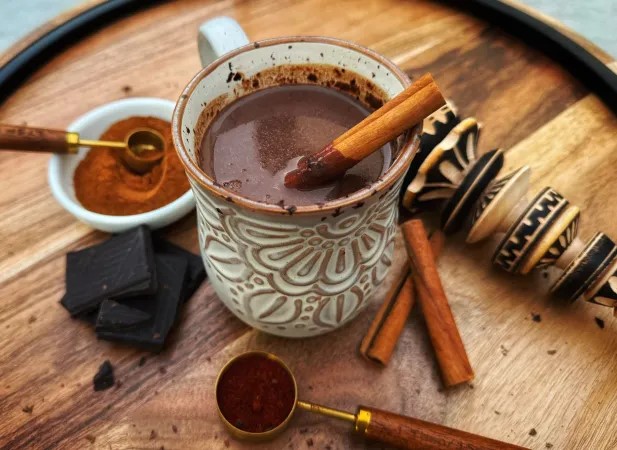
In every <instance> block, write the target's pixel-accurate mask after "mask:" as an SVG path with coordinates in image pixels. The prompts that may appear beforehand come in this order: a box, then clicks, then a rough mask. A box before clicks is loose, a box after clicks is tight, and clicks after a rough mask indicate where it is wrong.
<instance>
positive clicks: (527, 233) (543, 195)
mask: <svg viewBox="0 0 617 450" xmlns="http://www.w3.org/2000/svg"><path fill="white" fill-rule="evenodd" d="M568 203H569V202H568V201H567V200H566V199H565V198H563V197H562V196H561V195H560V194H559V193H558V192H556V191H555V190H554V189H552V188H548V187H547V188H544V189H543V190H542V191H540V193H539V194H538V195H537V196H536V198H534V200H533V201H532V202H531V203H529V206H528V207H527V209H526V210H525V212H524V213H523V214H522V215H521V216H520V217H519V218H518V219H517V220H516V221H515V222H514V223H513V224H512V226H511V227H510V229H509V230H508V231H507V232H506V234H505V236H504V238H503V240H502V241H501V243H500V244H499V246H498V247H497V250H495V255H494V256H493V262H494V263H495V264H497V265H499V266H501V267H502V268H503V269H505V270H507V271H508V272H513V273H522V272H521V268H522V267H523V265H524V264H525V262H526V261H527V260H528V258H529V257H530V255H532V251H533V248H534V246H535V245H536V244H537V243H538V242H539V240H540V239H541V237H542V236H543V235H544V233H546V232H547V231H548V230H549V229H550V228H551V226H552V225H553V223H554V222H555V221H556V220H557V219H558V217H559V216H560V215H561V214H562V212H564V211H565V210H566V208H567V206H568Z"/></svg>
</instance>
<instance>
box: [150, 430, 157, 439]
mask: <svg viewBox="0 0 617 450" xmlns="http://www.w3.org/2000/svg"><path fill="white" fill-rule="evenodd" d="M157 436H158V435H157V434H156V431H154V430H152V431H150V439H151V440H152V439H156V437H157Z"/></svg>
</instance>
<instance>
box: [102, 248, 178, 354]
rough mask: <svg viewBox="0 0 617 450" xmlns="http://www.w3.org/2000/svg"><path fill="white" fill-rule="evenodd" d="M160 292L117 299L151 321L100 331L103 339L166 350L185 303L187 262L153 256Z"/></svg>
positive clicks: (150, 348)
mask: <svg viewBox="0 0 617 450" xmlns="http://www.w3.org/2000/svg"><path fill="white" fill-rule="evenodd" d="M154 260H155V264H156V272H157V278H158V284H159V289H158V291H157V292H156V294H154V295H143V296H138V297H131V298H126V299H121V300H118V302H119V303H122V304H123V305H125V306H128V307H130V308H135V309H138V310H140V311H143V312H146V313H148V314H149V315H150V316H151V318H150V320H148V321H147V322H144V323H143V324H141V325H139V326H137V327H135V328H131V329H126V330H100V331H97V336H98V337H99V338H100V339H105V340H109V341H116V342H123V343H126V344H131V345H135V346H137V347H141V348H145V349H147V350H151V351H159V350H161V349H162V348H163V344H164V343H165V338H166V337H167V334H168V333H169V330H170V329H171V327H172V325H173V323H174V321H175V318H176V315H177V313H178V309H179V307H180V304H181V302H182V293H183V288H184V280H185V276H186V272H187V262H186V259H185V258H183V257H180V256H173V255H167V254H161V255H156V256H155V257H154Z"/></svg>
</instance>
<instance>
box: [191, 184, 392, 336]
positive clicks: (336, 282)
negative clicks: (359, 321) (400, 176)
mask: <svg viewBox="0 0 617 450" xmlns="http://www.w3.org/2000/svg"><path fill="white" fill-rule="evenodd" d="M399 185H400V182H398V183H396V184H395V185H394V186H393V187H392V189H390V190H389V191H388V192H387V193H385V194H383V195H381V196H374V197H373V198H371V199H370V200H369V201H367V202H366V204H364V205H360V206H359V207H356V208H353V207H352V208H348V209H347V210H345V211H339V212H338V213H335V214H331V215H329V216H323V219H324V220H323V221H320V222H319V223H318V224H317V225H313V226H310V227H307V226H304V225H303V224H300V223H298V220H297V218H294V219H291V217H289V218H287V217H286V216H282V217H280V218H277V220H276V221H274V220H273V219H272V217H259V216H258V215H257V214H251V213H250V212H247V211H246V210H245V209H241V208H238V207H236V206H235V205H233V204H231V203H227V202H224V201H220V200H218V199H216V198H213V197H208V196H205V195H203V194H200V193H199V191H198V190H196V199H197V211H198V221H199V225H200V226H199V231H200V233H199V238H200V244H201V247H202V252H203V254H204V260H205V263H206V268H207V270H208V272H209V275H210V279H211V280H212V282H213V283H214V284H215V287H216V289H217V291H218V290H219V289H225V290H226V291H227V292H228V295H225V296H221V298H222V299H223V300H224V301H225V302H226V303H227V306H228V307H229V308H230V309H231V310H232V311H234V312H235V313H236V314H237V315H238V316H240V317H241V318H242V319H243V320H245V321H246V322H248V323H250V324H254V326H257V327H258V328H263V329H265V330H272V332H274V333H277V334H287V333H285V331H291V330H293V329H297V330H299V329H305V330H304V331H306V332H307V333H309V334H320V333H323V332H326V331H329V330H331V329H333V328H336V327H338V326H340V325H342V324H343V323H345V322H347V321H348V320H350V319H351V318H352V317H354V316H355V315H356V314H357V313H358V312H359V311H360V310H361V309H362V308H364V307H365V306H366V305H367V304H368V300H369V299H370V297H371V295H372V293H373V291H374V290H375V288H376V287H377V286H378V285H379V284H380V283H381V282H382V281H383V279H384V277H385V275H386V272H387V268H388V267H389V266H390V264H391V257H392V254H393V251H394V234H395V232H396V220H397V215H398V209H397V206H396V203H397V198H398V196H397V193H398V189H399V187H400V186H399ZM227 299H228V300H227Z"/></svg>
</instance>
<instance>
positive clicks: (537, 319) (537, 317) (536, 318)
mask: <svg viewBox="0 0 617 450" xmlns="http://www.w3.org/2000/svg"><path fill="white" fill-rule="evenodd" d="M531 320H533V321H534V322H542V316H541V315H540V314H536V313H534V312H532V313H531Z"/></svg>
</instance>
